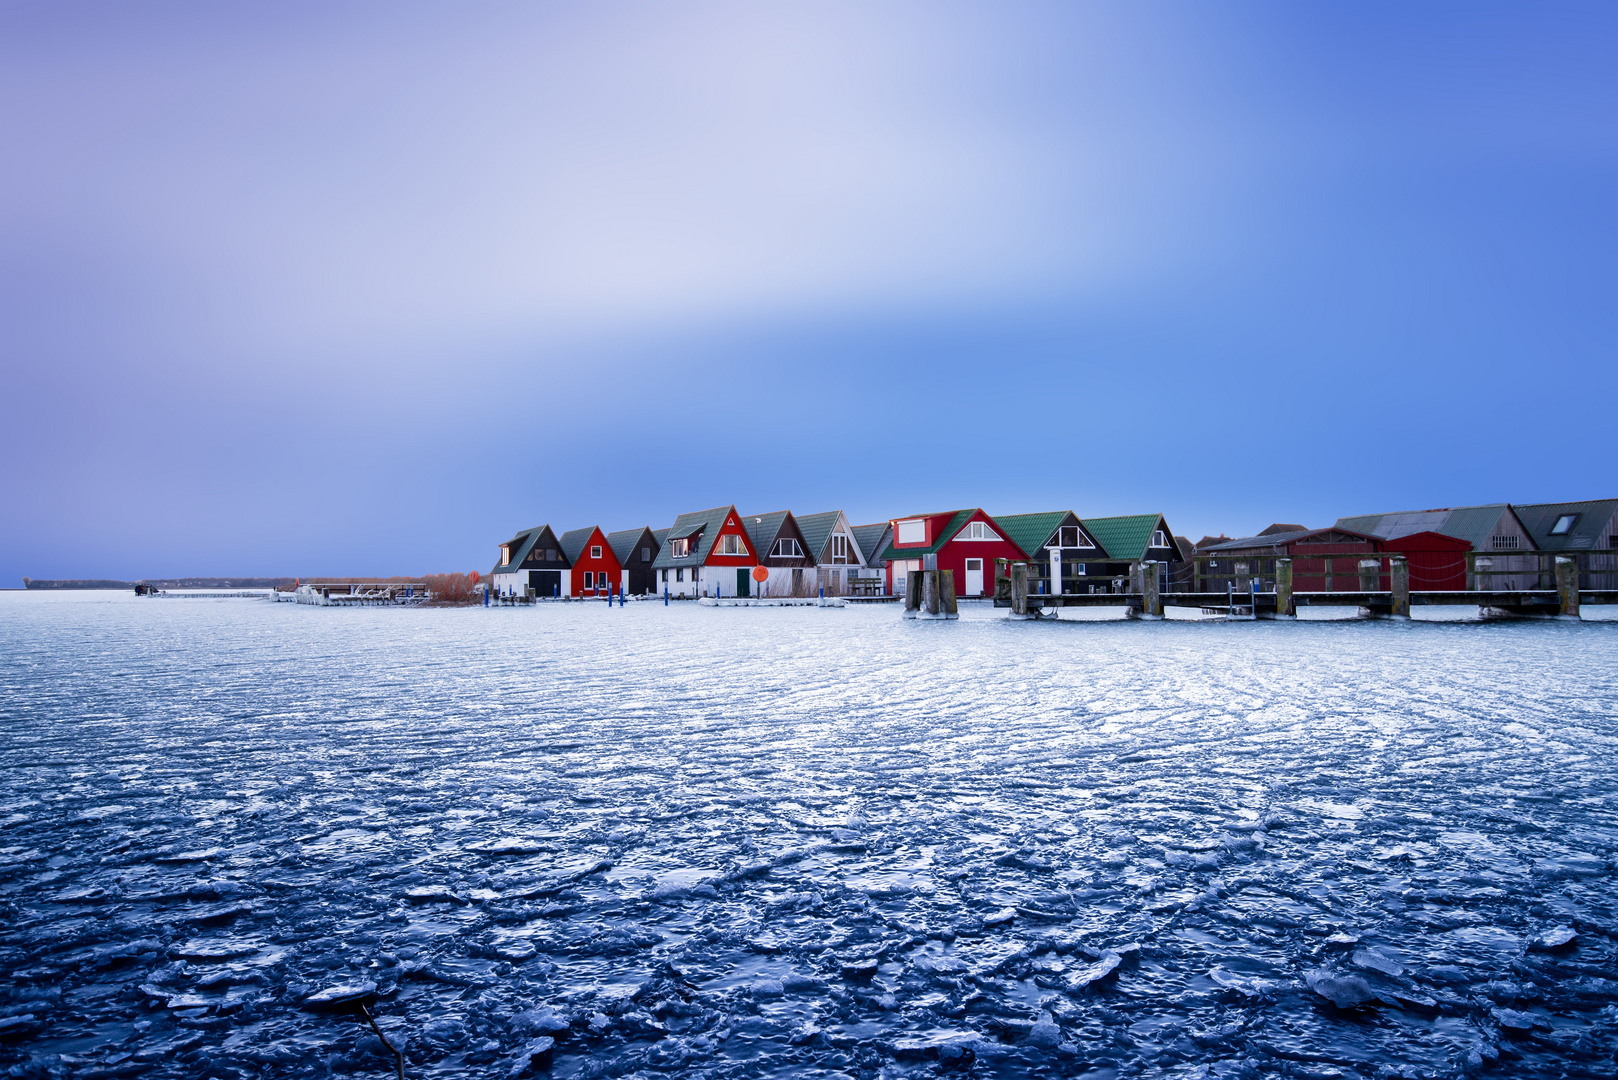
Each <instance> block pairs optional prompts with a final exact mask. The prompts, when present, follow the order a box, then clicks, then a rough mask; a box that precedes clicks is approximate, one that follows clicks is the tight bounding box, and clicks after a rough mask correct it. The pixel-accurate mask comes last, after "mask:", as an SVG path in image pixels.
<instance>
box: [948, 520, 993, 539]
mask: <svg viewBox="0 0 1618 1080" xmlns="http://www.w3.org/2000/svg"><path fill="white" fill-rule="evenodd" d="M958 539H961V540H998V539H1000V538H999V537H998V536H996V535H995V534H994V533H993V532H992V531H991V530H990V529H989V527H988V526H987V525H985V524H984V523H983V522H981V521H974V522H971V523H970V524H968V525H967V527H966V528H965V529H963V530H961V533H960V535H959V537H958Z"/></svg>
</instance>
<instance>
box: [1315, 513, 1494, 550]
mask: <svg viewBox="0 0 1618 1080" xmlns="http://www.w3.org/2000/svg"><path fill="white" fill-rule="evenodd" d="M1511 511H1512V507H1511V506H1510V505H1509V504H1507V503H1488V504H1486V505H1483V506H1446V507H1440V508H1439V509H1436V510H1397V511H1394V512H1392V513H1388V514H1357V515H1355V516H1353V517H1344V518H1338V519H1337V527H1338V528H1339V529H1348V530H1350V531H1352V532H1362V533H1368V534H1369V535H1371V536H1376V537H1380V538H1381V539H1383V540H1397V539H1399V538H1400V537H1401V536H1412V535H1414V534H1416V533H1419V532H1436V533H1443V534H1444V535H1445V536H1453V537H1455V538H1456V539H1457V540H1465V541H1467V542H1468V543H1470V544H1471V545H1472V548H1473V550H1475V551H1487V550H1489V538H1490V537H1491V536H1493V535H1494V530H1495V526H1497V525H1498V524H1499V523H1500V519H1501V517H1503V516H1505V515H1506V514H1509V513H1511Z"/></svg>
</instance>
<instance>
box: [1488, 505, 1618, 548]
mask: <svg viewBox="0 0 1618 1080" xmlns="http://www.w3.org/2000/svg"><path fill="white" fill-rule="evenodd" d="M1512 509H1513V510H1515V511H1516V512H1517V519H1518V520H1519V521H1521V522H1522V524H1523V528H1525V529H1527V530H1528V535H1529V536H1531V537H1533V539H1534V545H1535V546H1536V547H1538V548H1539V549H1540V550H1541V551H1588V550H1589V549H1591V548H1597V549H1600V548H1605V547H1607V546H1608V544H1609V543H1611V541H1610V540H1609V539H1608V537H1609V536H1610V535H1611V533H1610V532H1609V531H1608V530H1609V529H1610V528H1612V527H1613V526H1614V525H1615V523H1614V521H1613V514H1615V513H1618V499H1591V500H1589V501H1587V502H1565V503H1529V504H1527V505H1521V504H1514V505H1513V506H1512ZM1564 514H1573V515H1575V517H1574V521H1573V526H1572V528H1570V529H1569V530H1568V531H1567V532H1566V533H1565V534H1563V535H1561V536H1552V535H1551V529H1552V528H1553V527H1554V526H1555V525H1556V520H1557V519H1558V518H1560V517H1561V516H1562V515H1564Z"/></svg>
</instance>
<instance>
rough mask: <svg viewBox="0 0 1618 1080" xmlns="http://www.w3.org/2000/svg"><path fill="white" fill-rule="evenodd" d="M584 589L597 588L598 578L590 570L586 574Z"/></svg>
mask: <svg viewBox="0 0 1618 1080" xmlns="http://www.w3.org/2000/svg"><path fill="white" fill-rule="evenodd" d="M584 587H585V588H586V589H593V588H595V587H596V576H595V575H594V574H592V573H591V572H590V571H588V570H586V571H585V572H584Z"/></svg>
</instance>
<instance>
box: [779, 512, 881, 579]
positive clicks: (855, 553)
mask: <svg viewBox="0 0 1618 1080" xmlns="http://www.w3.org/2000/svg"><path fill="white" fill-rule="evenodd" d="M793 519H794V520H796V521H797V523H798V530H799V531H800V532H802V533H803V539H804V542H805V543H807V544H808V545H809V554H810V555H811V556H812V557H813V558H814V560H815V562H817V563H828V564H829V563H830V562H831V561H832V558H833V555H832V551H831V539H832V537H833V536H835V535H837V534H838V533H841V534H842V535H844V536H846V537H848V541H849V547H850V550H849V553H848V556H847V558H848V562H847V563H844V564H842V565H846V566H854V565H856V564H858V565H861V566H863V565H864V564H865V551H864V549H863V548H862V547H861V546H860V542H859V538H858V537H857V536H855V535H854V528H853V526H851V525H850V524H849V523H848V518H847V517H846V516H844V514H843V512H842V511H841V510H827V511H825V512H824V513H820V514H802V515H799V514H794V515H793Z"/></svg>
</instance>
